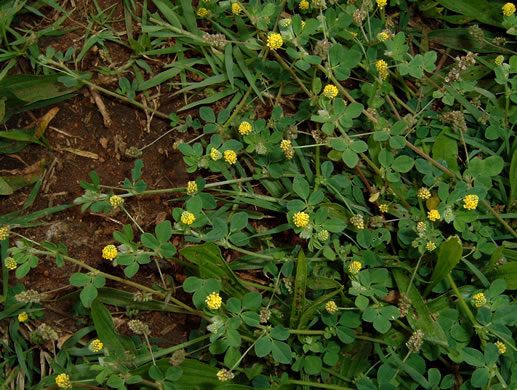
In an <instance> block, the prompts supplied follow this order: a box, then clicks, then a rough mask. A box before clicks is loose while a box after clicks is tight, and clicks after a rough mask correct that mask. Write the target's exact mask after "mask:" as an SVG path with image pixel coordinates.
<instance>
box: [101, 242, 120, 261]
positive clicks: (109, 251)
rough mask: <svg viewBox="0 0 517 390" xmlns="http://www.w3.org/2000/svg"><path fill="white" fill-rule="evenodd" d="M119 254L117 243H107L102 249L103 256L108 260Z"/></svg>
mask: <svg viewBox="0 0 517 390" xmlns="http://www.w3.org/2000/svg"><path fill="white" fill-rule="evenodd" d="M117 255H118V251H117V247H116V246H115V245H106V246H105V247H104V248H103V249H102V257H103V258H105V259H106V260H113V259H114V258H115V257H117Z"/></svg>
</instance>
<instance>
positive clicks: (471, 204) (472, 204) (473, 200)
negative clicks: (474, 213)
mask: <svg viewBox="0 0 517 390" xmlns="http://www.w3.org/2000/svg"><path fill="white" fill-rule="evenodd" d="M478 202H479V197H478V196H477V195H467V196H465V197H464V198H463V203H464V204H463V207H465V208H466V209H467V210H475V209H476V207H478Z"/></svg>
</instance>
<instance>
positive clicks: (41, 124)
mask: <svg viewBox="0 0 517 390" xmlns="http://www.w3.org/2000/svg"><path fill="white" fill-rule="evenodd" d="M58 112H59V107H54V108H52V109H51V110H49V111H48V112H47V113H46V114H45V115H43V116H42V117H41V118H40V119H39V121H38V128H37V129H36V133H35V134H34V136H35V137H36V138H38V139H39V138H40V137H41V136H42V135H43V133H44V132H45V130H46V129H47V127H48V124H49V123H50V121H51V120H52V119H53V118H54V117H55V116H56V115H57V113H58Z"/></svg>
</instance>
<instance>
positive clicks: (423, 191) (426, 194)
mask: <svg viewBox="0 0 517 390" xmlns="http://www.w3.org/2000/svg"><path fill="white" fill-rule="evenodd" d="M416 196H418V197H419V198H420V199H423V200H427V199H429V198H430V197H431V192H430V191H429V190H428V189H427V188H425V187H420V189H419V190H418V192H417V194H416Z"/></svg>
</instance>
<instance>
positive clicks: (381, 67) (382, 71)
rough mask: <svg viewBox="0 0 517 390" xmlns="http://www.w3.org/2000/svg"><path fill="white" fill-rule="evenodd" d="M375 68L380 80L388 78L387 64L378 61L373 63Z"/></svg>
mask: <svg viewBox="0 0 517 390" xmlns="http://www.w3.org/2000/svg"><path fill="white" fill-rule="evenodd" d="M375 67H376V68H377V72H379V76H381V79H383V80H386V78H387V77H388V64H387V62H386V61H384V60H379V61H377V62H376V63H375Z"/></svg>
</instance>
